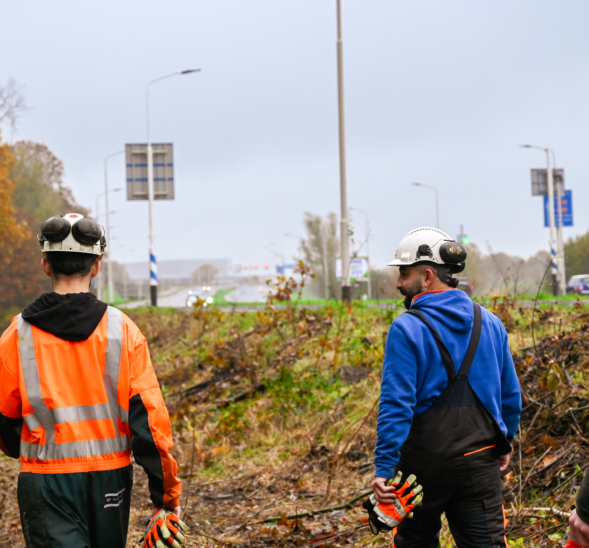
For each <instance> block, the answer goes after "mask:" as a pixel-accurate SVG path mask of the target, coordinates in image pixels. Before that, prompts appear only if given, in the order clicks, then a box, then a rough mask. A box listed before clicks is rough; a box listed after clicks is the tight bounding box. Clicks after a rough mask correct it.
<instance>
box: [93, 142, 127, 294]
mask: <svg viewBox="0 0 589 548" xmlns="http://www.w3.org/2000/svg"><path fill="white" fill-rule="evenodd" d="M122 152H123V151H121V152H115V153H114V154H111V155H109V156H107V157H106V158H105V160H104V186H105V191H104V192H100V193H99V194H97V195H96V220H97V221H98V222H100V213H99V205H100V198H101V197H102V196H105V207H106V234H105V236H106V259H107V261H106V264H107V270H108V286H109V289H108V290H109V296H108V298H109V302H110V303H111V304H112V302H113V300H112V299H113V292H112V287H111V279H112V277H111V267H110V258H111V254H110V249H111V247H112V238H111V237H110V223H109V214H110V213H114V211H109V207H108V195H109V194H110V193H111V192H120V191H121V190H123V189H122V188H111V189H110V190H109V188H108V178H107V174H106V160H107V159H108V158H110V156H116V155H117V154H121V153H122ZM101 279H102V276H101ZM102 285H104V284H102V283H100V284H98V295H97V296H98V299H100V300H102V289H103V288H102Z"/></svg>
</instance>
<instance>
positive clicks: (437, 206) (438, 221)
mask: <svg viewBox="0 0 589 548" xmlns="http://www.w3.org/2000/svg"><path fill="white" fill-rule="evenodd" d="M411 184H412V185H413V186H421V187H423V188H429V189H430V190H433V191H434V192H435V193H436V228H438V229H439V228H440V200H439V197H438V189H437V188H436V187H435V186H429V185H424V184H423V183H411Z"/></svg>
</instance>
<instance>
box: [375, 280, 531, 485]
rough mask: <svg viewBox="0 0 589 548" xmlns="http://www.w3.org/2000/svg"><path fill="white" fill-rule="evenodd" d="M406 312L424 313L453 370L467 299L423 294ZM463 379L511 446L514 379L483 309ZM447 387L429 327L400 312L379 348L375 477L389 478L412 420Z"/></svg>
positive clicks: (516, 412)
mask: <svg viewBox="0 0 589 548" xmlns="http://www.w3.org/2000/svg"><path fill="white" fill-rule="evenodd" d="M411 308H412V309H418V310H420V311H421V312H423V313H424V314H425V316H426V318H427V319H428V320H429V322H430V323H431V324H432V326H433V327H434V329H435V330H436V331H437V332H438V333H439V334H440V336H441V337H442V340H443V341H444V344H445V345H446V347H447V348H448V351H449V352H450V355H451V356H452V359H453V360H454V364H455V366H456V368H459V367H460V365H461V363H462V360H463V358H464V355H465V354H466V348H467V346H468V342H469V340H470V334H471V331H472V326H473V323H474V317H473V306H472V301H471V299H470V297H469V296H468V295H467V294H466V293H465V292H464V291H460V290H458V289H454V290H448V291H444V292H442V293H425V294H422V295H420V296H418V297H417V298H416V299H415V300H414V302H413V304H412V305H411ZM468 378H469V381H470V384H471V386H472V388H473V390H474V391H475V392H476V394H477V396H478V397H479V398H480V399H481V401H482V402H483V404H484V406H485V407H486V408H487V409H488V410H489V411H490V412H491V414H492V415H493V417H495V420H496V421H497V423H498V424H499V426H500V427H501V429H502V430H503V432H504V433H505V435H506V436H507V439H508V440H509V441H510V442H511V441H512V440H513V438H514V436H515V431H516V429H517V425H518V424H519V417H520V413H521V392H520V386H519V380H518V378H517V374H516V371H515V367H514V365H513V359H512V357H511V352H510V350H509V345H508V342H507V333H506V331H505V328H504V327H503V324H502V323H501V321H500V320H499V318H497V317H496V316H495V315H494V314H492V313H491V312H489V311H488V310H486V309H485V308H483V309H482V326H481V338H480V341H479V346H478V350H477V353H476V356H475V358H474V361H473V363H472V366H471V368H470V372H469V375H468ZM447 385H448V375H447V374H446V369H445V368H444V364H443V363H442V357H441V355H440V351H439V349H438V346H437V345H436V341H435V339H434V337H433V335H432V333H431V331H430V329H429V327H427V325H425V323H424V322H423V321H422V320H420V319H419V318H418V317H416V316H414V315H412V314H402V315H401V316H399V317H398V318H397V319H396V320H395V321H394V322H393V324H392V325H391V328H390V330H389V335H388V338H387V343H386V349H385V356H384V366H383V374H382V391H381V396H380V407H379V410H378V427H377V433H378V439H377V443H376V456H375V459H374V462H375V464H376V473H375V475H376V476H379V477H383V478H392V477H393V476H394V470H395V466H396V464H397V463H398V462H399V457H400V449H401V446H402V445H403V444H404V443H405V441H406V440H407V437H408V436H409V430H410V428H411V423H412V421H413V417H414V416H419V415H421V414H422V413H423V412H424V411H426V410H427V409H428V408H429V407H430V406H431V405H432V404H433V403H434V402H435V401H436V399H437V398H438V397H439V396H440V394H441V393H442V392H443V391H444V389H445V388H446V386H447Z"/></svg>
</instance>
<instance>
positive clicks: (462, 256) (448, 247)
mask: <svg viewBox="0 0 589 548" xmlns="http://www.w3.org/2000/svg"><path fill="white" fill-rule="evenodd" d="M466 255H467V254H466V247H464V246H463V245H462V244H459V243H458V242H444V243H443V244H442V245H441V246H440V258H441V259H442V261H444V263H446V264H451V265H458V264H460V263H464V261H465V260H466Z"/></svg>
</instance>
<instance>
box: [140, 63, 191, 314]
mask: <svg viewBox="0 0 589 548" xmlns="http://www.w3.org/2000/svg"><path fill="white" fill-rule="evenodd" d="M200 71H201V69H190V70H183V71H181V72H173V73H172V74H167V75H166V76H162V77H161V78H156V79H155V80H152V81H151V82H149V83H148V84H147V87H146V98H147V101H146V104H147V199H148V202H149V286H150V290H151V306H157V286H158V279H157V261H156V258H155V236H154V232H153V195H154V191H153V149H152V147H151V128H150V121H149V86H151V84H153V83H155V82H159V81H160V80H165V79H166V78H170V77H172V76H182V75H184V74H191V73H193V72H200Z"/></svg>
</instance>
